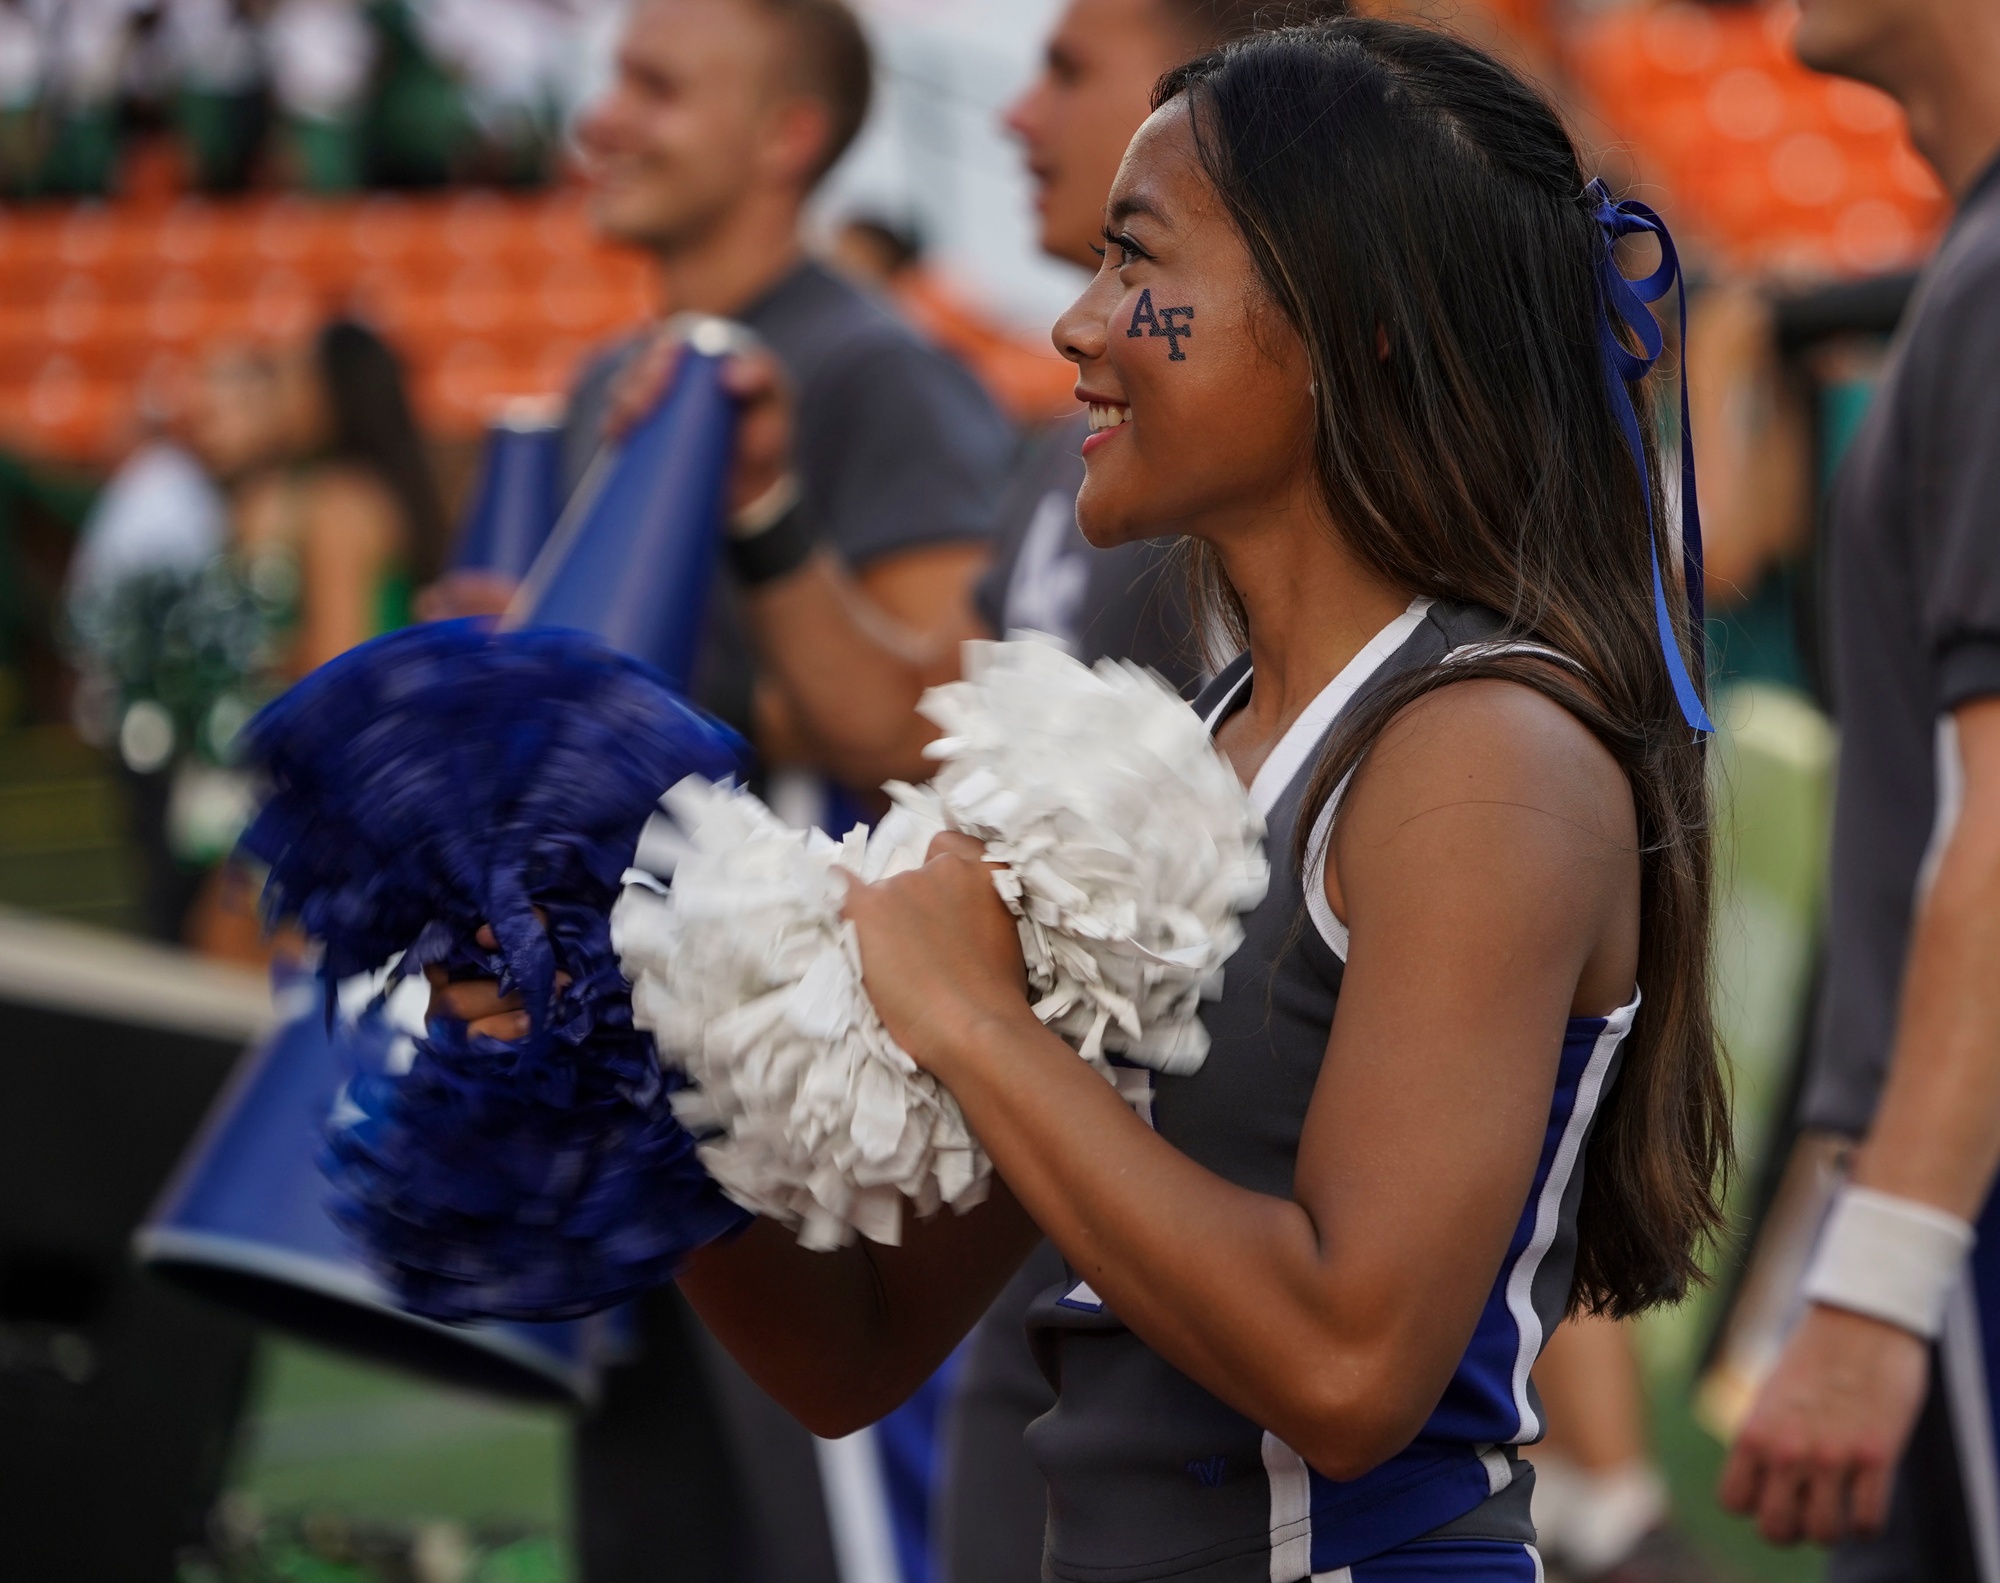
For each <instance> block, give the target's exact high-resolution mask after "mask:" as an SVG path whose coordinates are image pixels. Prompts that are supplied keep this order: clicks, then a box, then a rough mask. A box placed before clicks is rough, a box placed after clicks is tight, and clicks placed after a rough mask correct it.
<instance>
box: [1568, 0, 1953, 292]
mask: <svg viewBox="0 0 2000 1583" xmlns="http://www.w3.org/2000/svg"><path fill="white" fill-rule="evenodd" d="M1797 16H1798V14H1797V11H1796V10H1795V9H1794V7H1793V6H1792V5H1791V4H1790V3H1789V0H1777V3H1768V0H1767V3H1764V4H1754V5H1745V6H1709V5H1696V4H1691V3H1689V0H1642V3H1640V4H1637V5H1633V6H1628V7H1624V8H1621V9H1617V10H1611V11H1606V12H1603V13H1601V14H1599V15H1598V16H1596V17H1594V18H1592V19H1591V20H1589V21H1587V22H1585V23H1583V24H1582V25H1581V26H1580V27H1579V28H1578V29H1577V30H1576V32H1575V33H1574V34H1573V35H1572V38H1571V41H1570V64H1571V69H1572V71H1573V73H1574V75H1575V77H1576V80H1577V82H1578V84H1579V86H1580V87H1581V88H1582V90H1583V91H1584V93H1585V95H1586V96H1587V97H1588V98H1589V99H1590V100H1591V102H1592V103H1593V105H1594V107H1595V109H1596V111H1597V113H1598V114H1599V115H1601V116H1602V117H1603V119H1604V120H1605V121H1606V122H1608V123H1609V124H1610V125H1611V127H1612V128H1613V129H1614V130H1615V131H1616V132H1617V134H1618V135H1619V136H1620V137H1621V138H1623V139H1625V140H1627V141H1628V142H1629V144H1630V146H1631V150H1632V153H1633V155H1634V157H1635V159H1636V161H1637V164H1638V169H1639V173H1640V176H1641V179H1642V181H1644V182H1647V183H1657V184H1658V185H1659V186H1661V187H1663V188H1664V189H1665V192H1666V197H1665V200H1664V201H1663V202H1661V203H1660V204H1659V205H1658V206H1659V207H1660V208H1661V209H1662V211H1663V212H1664V213H1665V214H1666V216H1667V218H1668V220H1669V221H1670V222H1672V223H1674V224H1675V225H1676V227H1677V228H1684V230H1685V233H1686V234H1687V235H1688V236H1689V237H1690V238H1691V239H1694V240H1696V241H1697V242H1698V244H1699V245H1700V246H1701V247H1703V248H1705V249H1706V250H1707V251H1708V252H1709V253H1711V254H1712V255H1713V256H1715V257H1716V258H1717V259H1718V260H1719V261H1720V262H1722V263H1724V264H1725V265H1728V266H1730V267H1733V268H1737V269H1744V270H1752V271H1759V272H1776V273H1780V274H1786V275H1794V276H1825V275H1843V274H1865V273H1871V272H1875V271H1879V270H1886V269H1893V268H1899V267H1904V266H1907V265H1909V264H1912V263H1914V262H1916V261H1917V260H1918V259H1919V258H1920V257H1921V256H1922V254H1923V253H1924V251H1925V250H1926V249H1927V248H1928V247H1929V245H1930V243H1931V242H1932V241H1933V240H1934V239H1935V237H1936V235H1937V232H1938V229H1939V227H1940V226H1941V225H1942V223H1943V220H1944V213H1945V205H1944V195H1943V193H1942V192H1941V191H1940V190H1939V188H1938V185H1937V182H1936V180H1935V179H1934V178H1933V177H1932V176H1931V173H1930V170H1929V168H1928V167H1927V166H1926V165H1925V164H1924V163H1923V161H1922V160H1921V159H1920V158H1918V156H1917V154H1916V152H1915V150H1914V149H1912V148H1911V147H1910V143H1909V137H1908V134H1907V132H1906V131H1905V129H1904V126H1903V117H1902V112H1901V111H1900V110H1899V109H1898V108H1897V107H1896V105H1895V104H1894V103H1893V102H1892V101H1891V100H1890V99H1889V98H1888V97H1887V96H1886V95H1883V94H1881V93H1878V92H1876V91H1875V90H1874V89H1872V88H1866V87H1863V86H1862V85H1861V84H1859V83H1854V82H1848V81H1846V80H1843V79H1840V78H1834V77H1824V76H1821V75H1819V74H1817V73H1815V72H1810V71H1807V70H1806V69H1805V68H1804V67H1803V66H1801V65H1800V64H1799V62H1798V59H1797V57H1796V56H1794V55H1793V53H1792V48H1791V37H1792V30H1793V28H1794V27H1795V26H1796V25H1797Z"/></svg>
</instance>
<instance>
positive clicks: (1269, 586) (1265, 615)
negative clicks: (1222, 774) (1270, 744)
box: [1202, 485, 1410, 736]
mask: <svg viewBox="0 0 2000 1583" xmlns="http://www.w3.org/2000/svg"><path fill="white" fill-rule="evenodd" d="M1296 494H1297V496H1298V498H1297V499H1296V500H1295V501H1294V502H1292V503H1291V504H1290V505H1289V506H1288V507H1287V508H1285V509H1282V510H1279V511H1276V512H1272V511H1260V512H1259V513H1257V517H1256V520H1255V523H1254V525H1252V524H1250V523H1245V524H1243V525H1242V527H1241V529H1240V531H1235V532H1218V533H1214V534H1211V533H1209V532H1206V531H1204V533H1203V535H1202V536H1203V537H1204V538H1207V539H1208V540H1209V542H1210V543H1211V544H1213V545H1215V547H1216V549H1217V551H1218V553H1219V554H1220V555H1221V558H1222V564H1223V569H1224V570H1225V571H1226V572H1227V574H1228V576H1229V581H1230V584H1231V586H1233V587H1234V588H1235V590H1236V593H1237V596H1238V597H1239V598H1240V599H1241V600H1242V601H1243V608H1244V612H1245V613H1246V615H1247V616H1248V617H1249V625H1250V663H1251V664H1252V665H1253V666H1254V667H1255V668H1256V673H1257V684H1256V686H1255V687H1254V688H1253V689H1252V691H1251V696H1250V702H1249V705H1248V707H1247V710H1246V713H1247V714H1248V716H1249V717H1250V719H1251V720H1252V721H1253V722H1254V727H1253V730H1254V734H1256V735H1258V736H1262V735H1264V734H1266V733H1267V732H1268V733H1269V734H1270V735H1272V736H1275V735H1277V734H1278V733H1280V732H1282V731H1283V730H1284V729H1285V728H1286V727H1287V726H1289V725H1290V724H1291V723H1292V722H1293V721H1294V720H1296V719H1297V718H1298V717H1299V715H1300V713H1301V712H1302V711H1303V710H1304V709H1305V707H1306V705H1307V704H1309V703H1311V702H1312V701H1313V699H1314V698H1316V697H1318V696H1319V694H1320V692H1321V691H1322V690H1323V689H1324V688H1325V687H1326V684H1327V683H1328V682H1330V681H1332V680H1333V678H1334V677H1336V676H1338V675H1339V674H1340V672H1341V671H1342V670H1343V669H1345V668H1346V666H1347V663H1348V661H1350V660H1351V659H1353V658H1354V656H1355V655H1356V654H1358V653H1360V652H1361V649H1362V647H1363V645H1365V644H1366V643H1367V642H1368V641H1369V640H1370V639H1371V638H1373V637H1374V636H1375V634H1376V633H1378V632H1380V631H1381V630H1382V629H1383V628H1384V627H1385V626H1387V625H1388V624H1389V623H1390V622H1391V621H1393V620H1395V619H1396V617H1397V616H1399V615H1401V614H1402V613H1403V611H1404V610H1405V609H1406V608H1407V607H1408V605H1409V603H1410V595H1409V592H1408V590H1406V589H1400V588H1396V587H1394V586H1392V585H1391V584H1389V583H1387V582H1385V581H1384V580H1383V579H1382V578H1381V576H1380V575H1379V574H1377V573H1376V572H1374V571H1372V570H1370V569H1369V568H1368V567H1366V566H1364V565H1363V564H1362V563H1361V562H1360V561H1359V560H1358V559H1357V558H1356V557H1355V556H1354V555H1353V554H1352V553H1351V552H1350V551H1349V550H1348V549H1347V547H1346V545H1345V544H1344V543H1343V542H1342V540H1341V538H1340V536H1339V535H1338V534H1337V533H1335V532H1334V531H1333V530H1332V528H1331V527H1329V526H1328V524H1327V522H1326V519H1325V516H1324V514H1323V513H1322V512H1321V510H1320V509H1319V507H1318V505H1317V501H1316V499H1315V498H1314V492H1313V491H1312V490H1310V488H1308V487H1307V486H1304V485H1301V486H1300V488H1299V490H1298V491H1296Z"/></svg>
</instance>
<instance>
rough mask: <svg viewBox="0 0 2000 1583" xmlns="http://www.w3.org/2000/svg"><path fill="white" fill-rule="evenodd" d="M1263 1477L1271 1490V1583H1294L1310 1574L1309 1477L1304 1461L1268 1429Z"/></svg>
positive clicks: (1311, 1527) (1310, 1487) (1310, 1524)
mask: <svg viewBox="0 0 2000 1583" xmlns="http://www.w3.org/2000/svg"><path fill="white" fill-rule="evenodd" d="M1264 1476H1265V1479H1266V1480H1267V1481H1268V1482H1269V1484H1270V1486H1271V1583H1298V1579H1300V1578H1302V1577H1305V1576H1306V1575H1307V1574H1308V1573H1310V1572H1311V1571H1312V1547H1313V1522H1312V1475H1311V1474H1310V1473H1308V1472H1307V1471H1306V1462H1305V1458H1304V1457H1302V1456H1300V1455H1299V1454H1298V1452H1296V1451H1294V1450H1293V1449H1292V1448H1291V1447H1290V1446H1288V1445H1286V1444H1285V1443H1284V1441H1282V1440H1280V1439H1279V1438H1278V1437H1277V1436H1276V1435H1274V1434H1272V1433H1271V1431H1270V1430H1268V1429H1267V1430H1265V1431H1264Z"/></svg>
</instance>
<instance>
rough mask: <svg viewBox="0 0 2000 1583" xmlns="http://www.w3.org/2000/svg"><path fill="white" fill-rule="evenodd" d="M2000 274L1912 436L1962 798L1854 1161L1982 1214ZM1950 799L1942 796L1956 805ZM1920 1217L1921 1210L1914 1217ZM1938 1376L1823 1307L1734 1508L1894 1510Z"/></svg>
mask: <svg viewBox="0 0 2000 1583" xmlns="http://www.w3.org/2000/svg"><path fill="white" fill-rule="evenodd" d="M1996 290H2000V276H1996V274H1995V272H1994V271H1992V270H1988V271H1986V272H1985V274H1984V277H1983V278H1981V279H1979V280H1976V281H1969V282H1968V281H1963V280H1961V281H1960V282H1959V283H1958V285H1957V288H1956V290H1955V291H1954V293H1953V298H1954V300H1953V303H1952V305H1951V311H1950V313H1949V322H1951V324H1952V326H1953V330H1952V340H1951V344H1950V346H1949V349H1948V351H1947V352H1946V353H1945V354H1944V355H1935V354H1933V355H1930V356H1929V357H1928V359H1927V362H1926V364H1925V365H1924V366H1922V367H1921V368H1913V370H1912V374H1913V377H1916V376H1921V379H1922V384H1921V386H1919V387H1916V388H1920V389H1921V390H1922V391H1923V397H1922V406H1921V407H1920V408H1918V409H1917V411H1916V412H1915V413H1914V414H1913V421H1912V423H1911V429H1912V432H1913V436H1914V439H1915V442H1916V445H1917V450H1916V452H1915V454H1914V455H1913V456H1912V458H1911V461H1910V466H1911V469H1912V476H1914V477H1917V478H1920V479H1923V480H1925V483H1926V487H1925V492H1924V496H1923V498H1924V502H1925V505H1926V508H1927V509H1926V511H1925V513H1924V516H1923V519H1922V520H1919V521H1916V522H1913V523H1912V524H1910V526H1909V529H1908V531H1909V532H1911V533H1912V534H1913V535H1914V537H1915V540H1916V546H1915V547H1916V550H1917V554H1916V557H1915V559H1916V561H1917V564H1918V567H1919V587H1918V597H1919V598H1920V599H1921V601H1922V611H1921V617H1922V626H1923V630H1924V633H1925V636H1926V637H1927V638H1928V640H1929V641H1930V643H1931V645H1932V648H1933V650H1934V652H1935V653H1936V655H1937V657H1938V658H1937V672H1938V677H1939V685H1940V689H1941V692H1940V696H1939V698H1938V701H1937V707H1938V712H1939V717H1940V720H1941V721H1948V722H1949V723H1950V725H1951V726H1952V728H1953V729H1954V730H1955V732H1956V747H1957V759H1958V763H1959V769H1960V771H1961V773H1962V797H1961V799H1960V800H1959V805H1958V813H1957V818H1956V820H1955V821H1954V822H1953V823H1952V825H1951V827H1950V828H1949V830H1948V831H1944V832H1941V834H1940V835H1934V836H1933V840H1934V841H1938V840H1940V839H1941V840H1942V846H1941V848H1940V849H1938V850H1937V851H1936V853H1935V870H1934V873H1933V874H1932V876H1931V879H1930V884H1929V886H1928V888H1927V889H1925V890H1923V891H1922V892H1921V893H1920V895H1919V896H1918V898H1917V900H1916V902H1915V904H1914V905H1915V912H1914V916H1913V920H1912V928H1911V935H1910V946H1909V954H1908V958H1907V961H1906V963H1905V965H1904V968H1903V977H1902V987H1901V1003H1900V1007H1899V1010H1898V1016H1897V1023H1896V1032H1895V1039H1894V1043H1893V1045H1892V1047H1891V1051H1890V1060H1889V1067H1888V1077H1887V1081H1886V1084H1885V1086H1884V1088H1883V1092H1882V1099H1881V1102H1880V1104H1879V1105H1878V1106H1877V1108H1876V1111H1875V1117H1874V1121H1873V1123H1872V1124H1871V1126H1870V1129H1869V1131H1868V1134H1867V1136H1866V1138H1865V1139H1864V1140H1863V1142H1862V1144H1861V1147H1860V1149H1859V1151H1858V1153H1857V1155H1856V1161H1855V1168H1854V1182H1855V1184H1856V1185H1857V1186H1859V1187H1861V1188H1867V1189H1872V1190H1874V1191H1875V1192H1878V1193H1882V1194H1887V1195H1890V1196H1892V1197H1894V1198H1898V1199H1904V1200H1908V1201H1910V1202H1911V1203H1912V1204H1914V1205H1918V1206H1928V1208H1929V1209H1931V1210H1938V1211H1943V1212H1944V1213H1945V1214H1946V1215H1949V1216H1954V1217H1956V1218H1957V1219H1959V1220H1961V1221H1965V1222H1973V1221H1976V1220H1977V1219H1978V1218H1979V1215H1980V1211H1981V1209H1982V1207H1983V1206H1984V1205H1985V1202H1986V1199H1987V1195H1988V1193H1989V1192H1990V1191H1991V1189H1992V1185H1993V1180H1994V1175H1995V1170H1996V1166H1997V1165H2000V973H1996V971H1995V964H1996V963H2000V535H1996V534H1995V533H1994V531H1993V515H1992V502H1993V501H1994V500H1995V499H1996V498H2000V399H1996V397H1995V395H1994V393H1993V391H1992V389H1991V388H1990V381H1991V374H1990V370H1991V369H1992V367H1993V366H1994V361H1995V359H1996V358H2000V309H1996V308H1995V307H1994V306H1993V304H1994V302H1995V301H1996V298H1995V295H1994V293H1995V291H1996ZM1945 801H1946V800H1945V799H1944V798H1941V799H1940V802H1941V805H1943V804H1944V803H1945ZM1919 1213H1922V1211H1921V1210H1919ZM1927 1378H1928V1353H1927V1346H1926V1342H1925V1340H1924V1338H1923V1337H1921V1336H1919V1335H1917V1334H1915V1333H1913V1332H1912V1331H1911V1330H1909V1329H1904V1328H1898V1327H1897V1326H1895V1325H1893V1324H1889V1323H1886V1322H1884V1321H1882V1320H1880V1319H1876V1318H1871V1317H1866V1316H1864V1315H1863V1314H1861V1313H1858V1312H1851V1311H1849V1310H1848V1309H1846V1308H1841V1307H1834V1306H1831V1305H1830V1304H1828V1303H1824V1302H1815V1303H1812V1304H1810V1305H1809V1306H1808V1308H1807V1310H1806V1314H1805V1317H1804V1318H1803V1319H1802V1320H1801V1321H1800V1323H1799V1326H1798V1328H1797V1330H1796V1331H1795V1332H1794V1333H1793V1335H1792V1337H1791V1340H1790V1341H1789V1342H1788V1343H1787V1345H1786V1347H1785V1350H1784V1352H1783V1354H1782V1355H1781V1357H1780V1359H1779V1362H1778V1364H1777V1367H1776V1369H1775V1370H1774V1372H1773V1374H1772V1376H1771V1378H1770V1380H1769V1381H1768V1382H1767V1383H1766V1385H1765V1386H1764V1388H1763V1391H1762V1392H1761V1394H1760V1395H1759V1397H1758V1399H1757V1403H1756V1405H1755V1406H1754V1407H1753V1409H1752V1410H1751V1413H1750V1417H1749V1418H1748V1420H1747V1421H1746V1422H1745V1424H1744V1427H1743V1430H1742V1432H1741V1434H1740V1435H1739V1436H1738V1438H1737V1442H1736V1445H1735V1447H1734V1449H1733V1450H1732V1452H1731V1455H1730V1459H1729V1462H1728V1464H1727V1465H1726V1466H1725V1468H1724V1470H1723V1478H1722V1486H1721V1495H1722V1500H1723V1504H1724V1505H1726V1506H1728V1507H1730V1508H1732V1509H1733V1510H1737V1511H1743V1512H1752V1511H1754V1512H1756V1513H1757V1514H1758V1518H1759V1522H1760V1526H1761V1527H1762V1529H1763V1531H1764V1533H1765V1535H1766V1537H1768V1538H1770V1539H1773V1540H1776V1541H1779V1542H1789V1541H1792V1540H1796V1539H1799V1538H1808V1539H1811V1540H1814V1541H1816V1542H1818V1543H1822V1544H1829V1543H1836V1542H1839V1541H1842V1540H1844V1539H1847V1538H1851V1537H1865V1536H1867V1535H1870V1534H1872V1533H1874V1532H1876V1531H1878V1530H1879V1529H1880V1528H1881V1526H1882V1524H1883V1522H1884V1521H1885V1520H1886V1517H1887V1511H1888V1502H1889V1496H1890V1492H1891V1489H1892V1486H1893V1482H1894V1477H1895V1471H1896V1466H1897V1463H1898V1461H1899V1460H1900V1459H1901V1456H1902V1452H1903V1448H1904V1446H1905V1444H1906V1443H1907V1441H1908V1439H1909V1436H1910V1432H1911V1429H1912V1426H1913V1425H1914V1423H1915V1421H1916V1416H1917V1413H1918V1410H1919V1409H1920V1408H1921V1406H1922V1404H1923V1399H1924V1392H1925V1388H1926V1384H1927Z"/></svg>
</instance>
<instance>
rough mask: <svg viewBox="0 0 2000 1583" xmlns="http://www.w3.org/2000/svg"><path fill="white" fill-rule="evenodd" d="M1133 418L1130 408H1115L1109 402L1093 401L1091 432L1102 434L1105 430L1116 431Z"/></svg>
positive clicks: (1091, 407) (1091, 406)
mask: <svg viewBox="0 0 2000 1583" xmlns="http://www.w3.org/2000/svg"><path fill="white" fill-rule="evenodd" d="M1131 416H1132V409H1131V408H1130V407H1119V406H1114V405H1112V404H1111V403H1109V402H1104V401H1093V402H1092V403H1091V404H1090V432H1091V433H1092V434H1098V433H1101V432H1102V431H1103V430H1105V429H1115V428H1117V427H1118V425H1119V424H1121V423H1124V422H1125V421H1126V420H1127V419H1129V418H1130V417H1131Z"/></svg>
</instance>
